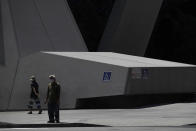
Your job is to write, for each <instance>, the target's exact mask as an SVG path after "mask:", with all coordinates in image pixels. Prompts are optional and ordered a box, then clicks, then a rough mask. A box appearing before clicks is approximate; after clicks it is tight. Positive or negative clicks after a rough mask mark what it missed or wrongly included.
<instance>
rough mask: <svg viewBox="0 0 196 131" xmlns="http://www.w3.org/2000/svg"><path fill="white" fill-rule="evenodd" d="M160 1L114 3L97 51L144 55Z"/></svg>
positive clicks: (122, 1)
mask: <svg viewBox="0 0 196 131" xmlns="http://www.w3.org/2000/svg"><path fill="white" fill-rule="evenodd" d="M162 1H163V0H116V3H115V5H114V8H113V11H112V14H111V16H110V19H109V22H108V24H107V27H106V30H105V33H104V34H103V37H102V40H101V43H100V47H99V51H110V52H117V53H125V54H129V55H137V56H144V53H145V51H146V47H147V45H148V42H149V40H150V37H151V33H152V30H153V28H154V25H155V22H156V19H157V16H158V13H159V10H160V8H161V5H162Z"/></svg>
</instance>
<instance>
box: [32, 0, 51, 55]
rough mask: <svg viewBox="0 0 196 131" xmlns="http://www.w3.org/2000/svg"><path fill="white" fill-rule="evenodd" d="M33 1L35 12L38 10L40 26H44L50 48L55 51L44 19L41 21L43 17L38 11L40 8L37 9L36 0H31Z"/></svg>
mask: <svg viewBox="0 0 196 131" xmlns="http://www.w3.org/2000/svg"><path fill="white" fill-rule="evenodd" d="M33 3H34V5H35V8H36V10H37V12H38V15H39V17H40V20H41V24H42V26H43V28H44V31H45V33H46V36H47V37H48V39H49V41H50V44H51V47H52V50H53V51H55V47H54V45H53V42H52V39H51V38H50V35H49V32H48V30H47V27H46V25H45V24H44V21H43V19H42V16H41V13H40V10H39V7H38V3H37V0H33Z"/></svg>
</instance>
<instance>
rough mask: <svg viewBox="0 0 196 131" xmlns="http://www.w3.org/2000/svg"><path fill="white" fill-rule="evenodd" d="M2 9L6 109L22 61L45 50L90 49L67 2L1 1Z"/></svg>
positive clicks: (1, 97)
mask: <svg viewBox="0 0 196 131" xmlns="http://www.w3.org/2000/svg"><path fill="white" fill-rule="evenodd" d="M0 6H1V44H0V47H1V54H0V56H1V58H0V59H1V67H0V73H1V76H0V79H1V88H0V103H1V104H0V109H6V108H8V103H9V102H10V99H11V94H12V90H13V88H14V85H15V78H16V75H17V73H18V70H19V65H20V63H21V59H23V58H25V57H27V56H29V55H33V54H34V53H36V52H39V51H44V50H46V51H88V50H87V47H86V45H85V42H84V40H83V38H82V36H81V34H80V31H79V29H78V27H77V25H76V23H75V20H74V18H73V16H72V13H71V11H70V9H69V7H68V5H67V2H66V1H64V0H56V1H54V0H46V1H45V0H1V1H0ZM32 66H33V65H32ZM2 74H3V75H2ZM5 94H6V95H5Z"/></svg>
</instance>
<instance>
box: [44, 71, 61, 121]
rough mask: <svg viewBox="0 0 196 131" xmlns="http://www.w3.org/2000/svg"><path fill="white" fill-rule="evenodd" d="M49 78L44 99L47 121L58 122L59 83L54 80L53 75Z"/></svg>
mask: <svg viewBox="0 0 196 131" xmlns="http://www.w3.org/2000/svg"><path fill="white" fill-rule="evenodd" d="M49 78H50V80H51V82H50V83H49V85H48V91H47V97H46V101H45V103H46V104H48V116H49V121H48V123H54V122H56V123H59V105H60V84H59V83H57V82H56V78H55V75H50V76H49Z"/></svg>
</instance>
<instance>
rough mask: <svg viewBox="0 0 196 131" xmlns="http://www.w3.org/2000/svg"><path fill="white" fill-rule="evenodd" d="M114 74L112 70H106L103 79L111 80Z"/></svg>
mask: <svg viewBox="0 0 196 131" xmlns="http://www.w3.org/2000/svg"><path fill="white" fill-rule="evenodd" d="M111 76H112V72H104V75H103V81H110V80H111Z"/></svg>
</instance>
